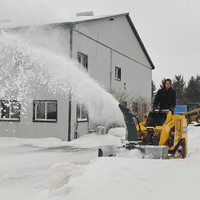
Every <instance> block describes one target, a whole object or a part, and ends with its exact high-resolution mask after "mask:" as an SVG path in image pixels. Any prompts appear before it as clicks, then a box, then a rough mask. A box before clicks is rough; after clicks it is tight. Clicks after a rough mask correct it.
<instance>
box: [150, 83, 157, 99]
mask: <svg viewBox="0 0 200 200" xmlns="http://www.w3.org/2000/svg"><path fill="white" fill-rule="evenodd" d="M155 95H156V85H155V83H154V81H153V80H152V81H151V99H152V102H153V101H154V98H155Z"/></svg>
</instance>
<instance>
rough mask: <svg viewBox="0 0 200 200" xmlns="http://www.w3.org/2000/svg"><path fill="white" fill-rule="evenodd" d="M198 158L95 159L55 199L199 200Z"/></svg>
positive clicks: (199, 163)
mask: <svg viewBox="0 0 200 200" xmlns="http://www.w3.org/2000/svg"><path fill="white" fill-rule="evenodd" d="M199 156H200V150H198V152H195V153H193V154H191V157H189V158H188V159H186V160H166V161H163V160H145V159H127V158H117V157H115V158H98V159H95V160H94V161H93V162H92V163H91V164H90V165H88V166H87V167H86V171H85V173H84V174H83V175H82V176H76V177H74V178H72V179H70V180H69V181H68V183H67V184H66V185H65V186H64V187H63V188H62V192H63V193H62V194H59V195H63V194H65V195H63V196H59V197H60V198H59V199H60V200H62V199H63V200H64V199H68V200H77V199H78V200H82V199H87V200H94V199H95V200H102V199H103V200H110V199H115V200H121V199H124V200H130V199H133V197H134V199H141V200H143V199H145V200H146V199H154V200H160V199H162V200H165V199H166V200H168V199H169V198H172V199H173V197H174V198H175V199H176V198H178V199H182V200H188V199H193V200H199V185H200V172H199V167H200V160H199V159H196V158H198V157H199ZM50 197H51V195H50ZM53 199H57V198H55V196H53Z"/></svg>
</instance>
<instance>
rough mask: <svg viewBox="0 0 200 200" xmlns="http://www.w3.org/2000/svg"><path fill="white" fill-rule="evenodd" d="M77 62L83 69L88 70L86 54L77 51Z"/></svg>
mask: <svg viewBox="0 0 200 200" xmlns="http://www.w3.org/2000/svg"><path fill="white" fill-rule="evenodd" d="M78 62H79V63H80V65H82V66H83V67H84V69H85V70H88V56H87V55H85V54H83V53H80V52H78Z"/></svg>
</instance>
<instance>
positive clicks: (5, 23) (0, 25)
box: [0, 13, 155, 69]
mask: <svg viewBox="0 0 200 200" xmlns="http://www.w3.org/2000/svg"><path fill="white" fill-rule="evenodd" d="M117 16H126V18H127V20H128V23H129V25H130V27H131V29H132V31H133V33H134V34H135V36H136V38H137V40H138V42H139V44H140V46H141V48H142V50H143V52H144V54H145V56H146V58H147V60H148V61H149V63H150V65H151V67H152V69H155V66H154V64H153V62H152V60H151V58H150V56H149V54H148V52H147V50H146V48H145V46H144V44H143V42H142V40H141V38H140V36H139V34H138V32H137V30H136V28H135V26H134V24H133V21H132V20H131V17H130V15H129V13H121V14H115V15H113V14H112V15H103V16H79V17H72V18H68V19H63V20H59V22H58V20H55V19H47V20H46V19H45V21H39V22H38V21H37V22H32V23H30V22H14V21H11V20H2V21H0V29H7V28H17V27H24V26H39V25H48V24H76V23H82V22H87V21H92V20H99V19H104V18H110V17H117Z"/></svg>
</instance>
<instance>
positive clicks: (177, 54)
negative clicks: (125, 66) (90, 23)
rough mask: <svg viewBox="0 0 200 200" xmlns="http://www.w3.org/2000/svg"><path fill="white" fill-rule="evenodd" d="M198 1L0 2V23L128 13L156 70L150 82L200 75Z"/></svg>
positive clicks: (65, 0) (7, 0) (20, 0)
mask: <svg viewBox="0 0 200 200" xmlns="http://www.w3.org/2000/svg"><path fill="white" fill-rule="evenodd" d="M199 10H200V1H199V0H165V1H164V0H96V1H95V0H32V1H31V0H0V20H4V19H11V20H19V21H21V20H28V21H38V20H40V19H41V18H42V19H43V20H44V19H45V18H54V19H58V20H63V19H67V18H69V17H71V16H75V14H76V12H81V11H93V12H94V14H95V15H105V14H116V13H123V12H130V16H131V18H132V20H133V23H134V24H135V26H136V29H137V30H138V32H139V34H140V37H141V39H142V41H143V43H144V45H145V47H146V49H147V51H148V53H149V55H150V57H151V59H152V61H153V63H154V64H155V67H156V69H155V70H154V71H153V79H154V81H155V82H156V85H157V86H158V85H159V83H160V81H161V79H162V78H164V77H166V78H173V77H174V74H182V75H184V77H185V79H186V80H188V79H189V78H190V77H191V76H192V75H193V76H196V74H200V65H199V59H200V39H199V37H200V25H199V20H200V12H199Z"/></svg>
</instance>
